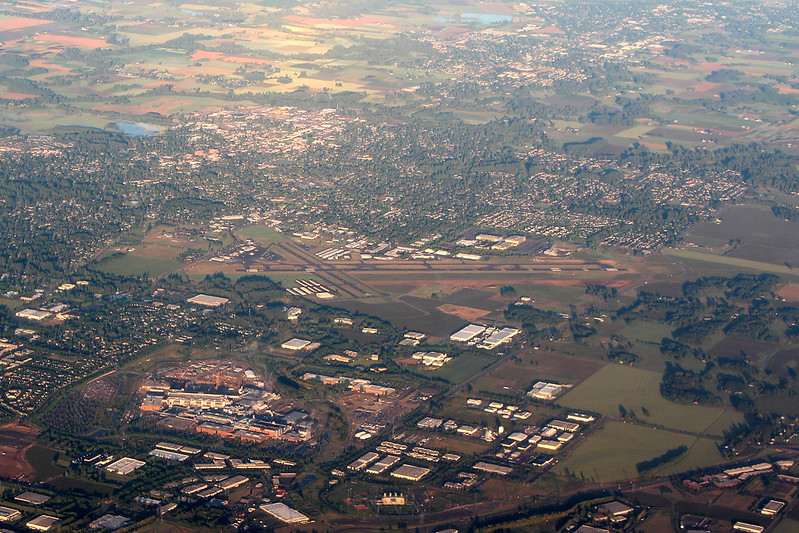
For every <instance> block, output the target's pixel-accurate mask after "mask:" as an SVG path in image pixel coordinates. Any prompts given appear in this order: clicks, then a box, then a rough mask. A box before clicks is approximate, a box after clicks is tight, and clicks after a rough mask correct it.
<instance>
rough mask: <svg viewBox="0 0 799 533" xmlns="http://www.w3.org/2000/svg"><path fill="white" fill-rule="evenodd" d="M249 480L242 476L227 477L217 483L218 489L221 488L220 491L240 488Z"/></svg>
mask: <svg viewBox="0 0 799 533" xmlns="http://www.w3.org/2000/svg"><path fill="white" fill-rule="evenodd" d="M249 480H250V478H248V477H244V476H233V477H229V478H227V479H226V480H224V481H220V482H219V488H221V489H222V490H230V489H235V488H236V487H240V486H241V485H244V484H245V483H247V482H248V481H249Z"/></svg>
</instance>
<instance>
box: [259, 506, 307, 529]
mask: <svg viewBox="0 0 799 533" xmlns="http://www.w3.org/2000/svg"><path fill="white" fill-rule="evenodd" d="M261 510H262V511H264V512H265V513H267V514H269V515H272V516H274V517H275V518H277V519H278V520H280V521H281V522H285V523H286V524H305V523H307V522H310V520H311V519H310V518H308V517H307V516H305V515H304V514H302V513H301V512H299V511H297V510H294V509H292V508H291V507H289V506H288V505H286V504H285V503H280V502H278V503H265V504H264V505H262V506H261Z"/></svg>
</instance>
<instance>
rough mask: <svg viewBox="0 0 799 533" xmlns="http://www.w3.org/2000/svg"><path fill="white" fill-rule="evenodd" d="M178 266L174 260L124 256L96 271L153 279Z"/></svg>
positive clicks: (112, 260) (131, 255) (106, 263)
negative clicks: (146, 276)
mask: <svg viewBox="0 0 799 533" xmlns="http://www.w3.org/2000/svg"><path fill="white" fill-rule="evenodd" d="M179 266H180V263H179V262H178V261H176V260H174V259H165V258H157V257H142V256H137V255H133V254H125V255H123V256H121V257H116V258H114V259H111V260H110V261H107V262H104V263H102V264H101V265H99V266H98V269H99V270H102V271H103V272H108V273H109V274H117V275H119V276H142V275H144V274H147V275H148V276H149V277H151V278H154V277H157V276H158V275H159V274H161V273H163V272H167V271H169V270H172V269H173V268H177V267H179ZM203 277H205V276H203Z"/></svg>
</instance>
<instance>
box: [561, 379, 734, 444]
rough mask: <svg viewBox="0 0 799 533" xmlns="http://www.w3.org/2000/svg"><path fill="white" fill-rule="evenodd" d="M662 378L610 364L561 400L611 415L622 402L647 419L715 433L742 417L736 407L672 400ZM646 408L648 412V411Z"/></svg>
mask: <svg viewBox="0 0 799 533" xmlns="http://www.w3.org/2000/svg"><path fill="white" fill-rule="evenodd" d="M660 379H661V375H660V374H659V373H657V372H650V371H648V370H641V369H638V368H631V367H629V366H622V365H618V364H610V365H607V366H605V367H604V368H602V369H601V370H600V371H599V372H597V373H596V374H594V375H593V376H591V377H590V378H588V379H587V380H585V381H584V382H583V383H581V384H580V385H579V386H577V387H576V388H575V389H574V390H572V391H571V392H569V393H568V394H566V395H565V396H563V397H562V398H561V399H560V400H559V403H560V404H561V405H564V406H567V407H571V408H574V409H585V410H588V411H593V412H598V413H601V414H602V415H604V416H611V417H618V416H619V415H620V409H619V406H623V407H624V409H626V410H627V412H628V413H629V412H632V413H634V414H635V416H636V417H637V418H638V419H639V420H642V421H645V422H649V423H652V424H657V425H659V426H663V427H666V428H671V429H676V430H681V431H688V432H692V433H702V434H708V435H716V436H721V435H722V434H723V431H724V430H725V429H726V428H728V427H729V426H730V425H732V424H734V423H737V422H741V421H742V420H743V418H742V416H741V415H740V414H739V413H736V412H734V411H729V410H725V409H721V408H717V407H705V406H700V405H680V404H677V403H673V402H670V401H668V400H667V399H665V398H663V397H662V396H661V395H660ZM644 410H646V412H647V413H649V414H648V415H645V414H644Z"/></svg>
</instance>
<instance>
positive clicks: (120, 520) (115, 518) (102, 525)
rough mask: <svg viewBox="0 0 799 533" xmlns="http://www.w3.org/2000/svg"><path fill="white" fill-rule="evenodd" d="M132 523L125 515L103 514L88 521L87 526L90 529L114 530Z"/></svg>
mask: <svg viewBox="0 0 799 533" xmlns="http://www.w3.org/2000/svg"><path fill="white" fill-rule="evenodd" d="M132 523H133V521H132V520H131V519H130V518H127V517H125V516H119V515H113V514H104V515H103V516H101V517H100V518H98V519H97V520H94V521H93V522H90V523H89V527H90V528H91V529H107V530H109V531H114V530H115V529H119V528H121V527H125V526H129V525H130V524H132Z"/></svg>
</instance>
